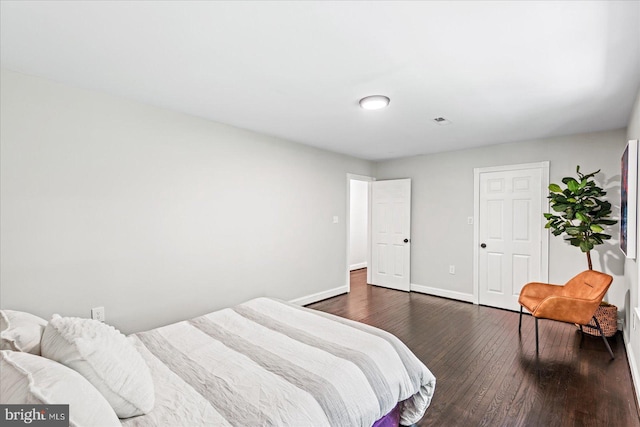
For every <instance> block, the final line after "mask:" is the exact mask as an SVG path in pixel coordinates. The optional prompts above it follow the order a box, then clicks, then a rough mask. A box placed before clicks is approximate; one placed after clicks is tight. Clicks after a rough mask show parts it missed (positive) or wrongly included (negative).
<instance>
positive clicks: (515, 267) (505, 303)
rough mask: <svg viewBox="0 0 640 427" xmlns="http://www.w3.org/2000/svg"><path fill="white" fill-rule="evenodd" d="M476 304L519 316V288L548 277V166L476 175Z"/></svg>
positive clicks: (489, 170) (490, 170)
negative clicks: (503, 309) (546, 214)
mask: <svg viewBox="0 0 640 427" xmlns="http://www.w3.org/2000/svg"><path fill="white" fill-rule="evenodd" d="M476 183H477V185H478V186H479V187H478V188H477V190H476V191H477V192H478V194H479V202H478V210H479V212H478V220H477V224H478V226H477V246H478V247H477V248H476V254H477V265H478V269H477V270H478V271H477V281H478V288H479V301H478V302H479V303H480V304H483V305H489V306H493V307H499V308H505V309H508V310H519V307H520V305H519V304H518V296H519V295H520V290H521V289H522V286H523V285H525V284H526V283H528V282H532V281H542V282H546V281H547V277H548V262H547V260H548V259H547V250H548V249H547V244H546V242H547V239H548V234H547V231H546V230H545V228H544V217H543V215H542V214H543V213H544V212H546V206H547V205H548V204H547V203H546V202H545V200H546V197H545V196H546V189H547V185H548V184H547V183H548V163H547V162H544V163H537V164H533V165H514V166H505V167H501V168H485V169H477V170H476Z"/></svg>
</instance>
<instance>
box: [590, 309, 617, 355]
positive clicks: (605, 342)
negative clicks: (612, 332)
mask: <svg viewBox="0 0 640 427" xmlns="http://www.w3.org/2000/svg"><path fill="white" fill-rule="evenodd" d="M593 320H594V321H595V324H596V329H597V330H598V332H600V336H601V337H602V340H603V341H604V345H606V346H607V350H608V351H609V354H610V355H611V358H612V359H615V356H614V355H613V351H611V347H610V346H609V341H607V337H605V336H604V333H602V328H600V322H598V319H596V316H593Z"/></svg>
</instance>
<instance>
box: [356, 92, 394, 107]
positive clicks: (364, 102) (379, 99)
mask: <svg viewBox="0 0 640 427" xmlns="http://www.w3.org/2000/svg"><path fill="white" fill-rule="evenodd" d="M389 101H390V100H389V98H388V97H386V96H384V95H371V96H365V97H364V98H362V99H361V100H360V106H361V107H362V108H364V109H365V110H379V109H381V108H384V107H386V106H387V105H389Z"/></svg>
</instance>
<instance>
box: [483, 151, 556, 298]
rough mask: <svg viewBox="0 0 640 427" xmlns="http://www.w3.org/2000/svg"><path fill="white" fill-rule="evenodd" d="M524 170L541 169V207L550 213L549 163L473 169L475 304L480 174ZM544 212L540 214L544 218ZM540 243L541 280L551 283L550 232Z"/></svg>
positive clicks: (544, 235) (543, 234)
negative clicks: (548, 196) (548, 197)
mask: <svg viewBox="0 0 640 427" xmlns="http://www.w3.org/2000/svg"><path fill="white" fill-rule="evenodd" d="M522 169H541V170H542V176H541V180H540V185H541V189H542V191H541V197H542V200H541V205H540V206H542V209H543V210H544V208H545V207H546V208H547V210H546V212H548V211H549V199H547V194H548V189H549V161H543V162H536V163H520V164H515V165H503V166H493V167H486V168H474V169H473V217H474V221H473V303H474V304H476V305H477V304H480V276H479V274H480V250H479V247H480V174H481V173H487V172H505V171H511V170H522ZM543 213H544V212H540V215H541V216H542V214H543ZM541 238H542V242H541V243H540V251H541V254H540V270H541V271H540V280H541V281H542V282H548V281H549V231H548V230H547V231H546V232H544V231H543V232H542V233H541Z"/></svg>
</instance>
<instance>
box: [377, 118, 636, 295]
mask: <svg viewBox="0 0 640 427" xmlns="http://www.w3.org/2000/svg"><path fill="white" fill-rule="evenodd" d="M624 147H625V132H624V130H622V129H621V130H616V131H608V132H598V133H590V134H582V135H571V136H566V137H558V138H548V139H542V140H535V141H524V142H519V143H511V144H502V145H495V146H491V147H483V148H477V149H471V150H463V151H453V152H447V153H440V154H433V155H425V156H416V157H410V158H404V159H398V160H391V161H385V162H380V163H377V164H376V165H375V176H376V178H378V179H390V178H411V179H412V212H411V215H412V219H411V221H412V222H411V230H412V233H411V283H412V284H414V285H420V286H426V287H430V288H435V289H437V290H441V291H442V292H440V294H444V295H461V296H468V297H469V300H470V296H471V295H472V294H473V225H469V224H467V218H468V217H472V216H473V194H474V193H473V169H474V168H478V167H489V166H499V165H509V164H518V163H531V162H540V161H544V160H549V161H550V179H551V182H559V181H560V180H561V179H562V177H563V176H567V175H573V174H574V173H575V168H576V165H580V166H581V170H582V171H583V172H593V171H595V170H597V169H602V172H601V173H600V174H599V175H598V176H597V177H596V178H597V179H598V181H599V182H600V184H601V185H602V186H603V187H604V188H605V189H607V190H608V191H609V194H608V195H607V197H608V198H609V200H610V201H611V202H612V204H613V205H614V206H615V208H614V216H616V217H618V216H619V205H620V156H621V155H622V151H623V150H624ZM609 231H610V232H611V233H610V234H612V235H613V236H614V237H616V236H617V234H618V228H617V226H615V227H613V228H612V229H610V230H609ZM549 253H550V260H549V279H550V281H552V282H554V283H564V282H566V281H567V280H568V279H569V278H571V277H572V276H574V275H575V274H577V273H579V272H580V271H582V270H585V269H587V261H586V256H585V255H584V254H583V253H582V252H580V250H578V249H577V248H575V247H572V246H570V245H568V244H566V243H565V242H564V241H563V239H561V238H557V237H555V236H551V237H550V245H549ZM592 257H593V263H594V268H595V269H598V270H602V271H606V272H607V273H609V274H612V275H613V276H614V282H613V285H612V287H611V290H610V291H609V294H608V299H609V300H610V301H611V302H612V303H613V304H616V305H617V306H618V307H622V306H623V302H624V293H625V290H624V288H625V286H624V278H623V266H624V261H623V258H622V257H623V255H622V252H620V250H619V248H618V242H617V240H611V241H610V243H608V244H607V245H603V246H600V247H599V248H598V249H597V252H596V253H592ZM449 265H455V266H456V274H455V275H451V274H449V271H448V266H449Z"/></svg>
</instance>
